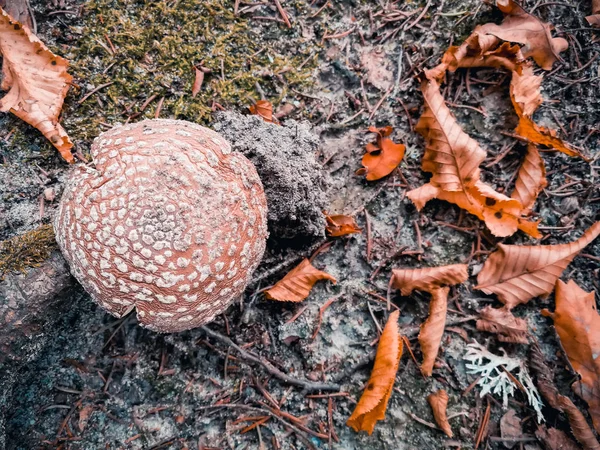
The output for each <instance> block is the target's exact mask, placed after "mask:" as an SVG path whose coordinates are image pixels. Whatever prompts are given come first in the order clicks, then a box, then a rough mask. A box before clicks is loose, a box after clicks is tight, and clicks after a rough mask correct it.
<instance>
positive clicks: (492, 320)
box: [477, 306, 529, 344]
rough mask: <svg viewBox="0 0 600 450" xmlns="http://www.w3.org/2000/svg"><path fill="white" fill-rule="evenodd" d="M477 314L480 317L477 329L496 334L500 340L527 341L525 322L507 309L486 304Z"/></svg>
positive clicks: (515, 342) (516, 342) (520, 342)
mask: <svg viewBox="0 0 600 450" xmlns="http://www.w3.org/2000/svg"><path fill="white" fill-rule="evenodd" d="M479 314H480V319H479V320H478V321H477V329H478V330H479V331H487V332H488V333H494V334H496V335H497V337H498V340H499V341H500V342H511V343H514V344H527V343H529V338H528V337H527V336H528V332H527V322H525V321H524V320H523V319H519V318H517V317H515V316H513V313H512V312H511V311H510V310H509V309H506V308H499V309H496V308H492V307H491V306H486V307H485V308H483V309H482V310H481V311H480V312H479Z"/></svg>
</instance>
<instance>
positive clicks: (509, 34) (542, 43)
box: [479, 0, 569, 70]
mask: <svg viewBox="0 0 600 450" xmlns="http://www.w3.org/2000/svg"><path fill="white" fill-rule="evenodd" d="M497 6H498V8H500V10H501V11H502V12H503V13H504V14H505V15H506V16H505V18H504V20H503V21H502V23H501V24H500V25H496V24H494V23H487V24H485V25H483V26H482V27H481V28H480V30H479V32H480V33H481V34H488V35H492V36H495V37H497V38H499V39H502V40H503V41H507V42H517V43H519V44H521V45H523V48H522V49H521V51H522V53H523V56H524V57H525V58H529V57H530V56H531V57H532V58H533V59H534V60H535V62H536V63H537V64H538V65H539V66H540V67H541V68H542V69H544V70H551V69H552V64H554V63H555V62H556V61H560V60H561V59H560V56H559V53H561V52H563V51H565V50H566V49H567V47H568V46H569V44H568V42H567V41H566V40H565V39H563V38H553V37H552V35H551V34H550V29H551V25H550V24H547V23H544V22H542V21H541V20H540V19H538V18H537V17H535V16H532V15H531V14H529V13H528V12H526V11H525V10H524V9H523V8H521V7H520V6H519V5H518V4H517V3H515V2H514V1H513V0H498V1H497Z"/></svg>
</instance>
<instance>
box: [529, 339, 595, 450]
mask: <svg viewBox="0 0 600 450" xmlns="http://www.w3.org/2000/svg"><path fill="white" fill-rule="evenodd" d="M529 367H530V368H531V371H532V373H533V374H534V375H535V376H536V384H537V387H538V390H539V391H540V393H541V394H542V396H543V397H544V399H546V401H547V402H548V404H549V405H550V406H551V407H552V408H554V409H558V410H559V411H562V412H563V413H564V414H565V415H566V416H567V419H568V420H569V424H570V425H571V431H572V432H573V436H575V439H577V441H578V442H579V443H580V444H581V445H582V446H583V448H584V450H600V443H598V441H597V440H596V436H595V435H594V432H593V431H592V429H591V428H590V426H589V425H588V423H587V422H586V420H585V417H584V416H583V414H582V413H581V411H579V409H577V407H576V406H575V404H574V403H573V402H572V401H571V399H570V398H568V397H565V396H564V395H560V394H559V393H558V390H557V389H556V386H555V385H554V382H553V379H554V374H553V373H552V370H551V369H550V368H549V367H548V365H547V364H546V360H545V358H544V355H543V353H542V350H541V349H540V346H539V345H538V344H537V342H536V341H534V342H532V344H531V346H530V347H529Z"/></svg>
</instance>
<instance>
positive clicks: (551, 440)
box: [535, 425, 579, 450]
mask: <svg viewBox="0 0 600 450" xmlns="http://www.w3.org/2000/svg"><path fill="white" fill-rule="evenodd" d="M535 437H536V438H538V440H539V441H540V442H541V443H542V444H544V448H545V449H546V450H579V446H578V445H577V444H576V443H575V442H573V441H572V440H571V439H570V438H569V437H568V436H567V434H566V433H565V432H564V431H561V430H558V429H556V428H546V427H545V426H543V425H542V426H540V427H538V429H537V430H536V431H535Z"/></svg>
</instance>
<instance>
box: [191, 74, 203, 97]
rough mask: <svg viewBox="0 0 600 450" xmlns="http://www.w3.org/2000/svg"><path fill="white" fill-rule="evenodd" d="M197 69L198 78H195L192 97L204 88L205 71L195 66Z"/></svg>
mask: <svg viewBox="0 0 600 450" xmlns="http://www.w3.org/2000/svg"><path fill="white" fill-rule="evenodd" d="M194 69H195V70H196V78H195V79H194V85H193V86H192V98H194V97H196V95H198V93H199V92H200V89H201V88H202V82H203V81H204V72H203V71H202V70H200V69H198V68H197V67H194Z"/></svg>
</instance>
